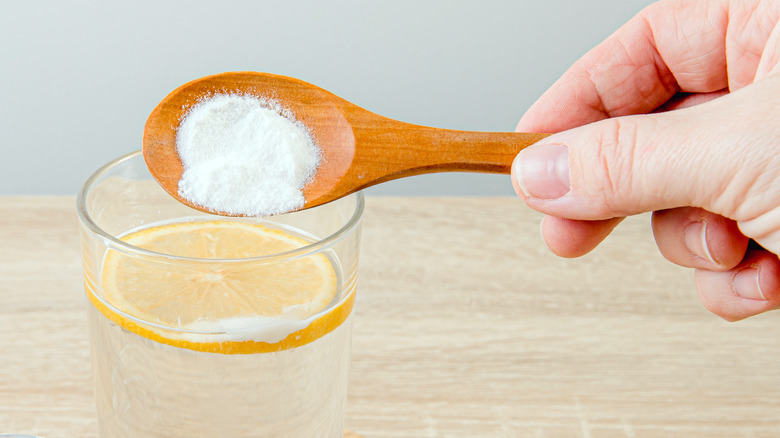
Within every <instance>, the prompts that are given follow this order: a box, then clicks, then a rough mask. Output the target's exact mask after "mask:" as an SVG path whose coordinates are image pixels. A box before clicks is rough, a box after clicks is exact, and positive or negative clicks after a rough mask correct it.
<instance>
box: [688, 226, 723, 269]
mask: <svg viewBox="0 0 780 438" xmlns="http://www.w3.org/2000/svg"><path fill="white" fill-rule="evenodd" d="M683 238H684V240H685V246H686V247H688V251H690V252H691V253H693V255H695V256H697V257H699V258H701V259H704V260H707V261H709V262H712V263H714V264H716V265H717V264H718V262H716V261H715V259H714V258H713V257H712V253H711V252H710V246H709V245H708V244H707V222H706V221H703V220H699V221H696V222H691V223H690V224H688V226H687V227H685V231H684V233H683Z"/></svg>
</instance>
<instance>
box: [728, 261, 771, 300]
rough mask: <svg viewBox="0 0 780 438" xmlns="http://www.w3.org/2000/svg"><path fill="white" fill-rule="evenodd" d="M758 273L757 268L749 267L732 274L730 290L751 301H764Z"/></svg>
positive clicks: (764, 297)
mask: <svg viewBox="0 0 780 438" xmlns="http://www.w3.org/2000/svg"><path fill="white" fill-rule="evenodd" d="M760 273H761V271H760V270H759V268H758V267H757V266H750V267H747V268H744V269H742V270H740V271H739V272H737V273H736V274H734V277H733V278H732V279H731V288H732V290H733V291H734V293H735V294H737V295H739V296H740V297H742V298H749V299H751V300H766V296H764V292H763V291H762V290H761V282H760V281H759V274H760Z"/></svg>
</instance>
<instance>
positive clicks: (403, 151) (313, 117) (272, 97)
mask: <svg viewBox="0 0 780 438" xmlns="http://www.w3.org/2000/svg"><path fill="white" fill-rule="evenodd" d="M216 94H239V95H250V96H256V97H258V98H261V99H262V100H263V101H266V102H273V103H275V104H278V105H281V107H282V108H283V109H284V110H286V111H287V112H289V114H290V115H291V116H292V117H293V118H294V119H295V120H298V121H300V122H302V123H303V124H304V125H305V126H306V127H307V128H308V130H309V131H310V133H311V135H312V137H313V140H314V142H315V143H316V144H317V145H318V146H319V147H320V149H321V150H322V159H321V164H320V166H319V168H318V169H317V172H316V174H315V176H314V178H313V180H312V181H311V182H310V183H309V184H308V185H306V187H304V189H303V194H304V198H305V199H306V203H305V207H306V208H309V207H313V206H316V205H320V204H324V203H326V202H330V201H332V200H334V199H338V198H341V197H343V196H346V195H348V194H350V193H354V192H356V191H358V190H362V189H364V188H367V187H370V186H373V185H375V184H379V183H382V182H386V181H390V180H393V179H397V178H402V177H407V176H413V175H420V174H424V173H434V172H454V171H459V172H488V173H506V174H508V173H509V172H510V169H511V165H512V161H513V160H514V157H515V156H516V155H517V153H518V152H520V150H522V149H523V148H525V147H527V146H529V145H531V144H533V143H535V142H537V141H538V140H540V139H542V138H544V137H545V136H546V135H547V134H530V133H517V132H474V131H459V130H449V129H438V128H431V127H426V126H419V125H413V124H410V123H404V122H400V121H397V120H393V119H389V118H387V117H383V116H380V115H377V114H375V113H372V112H370V111H367V110H365V109H363V108H361V107H359V106H357V105H355V104H353V103H351V102H348V101H346V100H344V99H342V98H340V97H338V96H336V95H334V94H333V93H330V92H329V91H327V90H324V89H322V88H319V87H317V86H315V85H312V84H309V83H307V82H304V81H301V80H299V79H295V78H290V77H286V76H279V75H274V74H270V73H258V72H228V73H220V74H216V75H211V76H206V77H203V78H199V79H196V80H194V81H191V82H188V83H186V84H184V85H182V86H180V87H178V88H177V89H175V90H174V91H172V92H171V93H169V94H168V95H167V96H166V97H165V98H164V99H163V100H162V101H160V103H159V104H158V105H157V106H156V107H155V108H154V109H153V110H152V112H151V114H150V115H149V118H148V119H147V122H146V126H145V127H144V136H143V153H144V159H145V160H146V163H147V165H148V166H149V170H150V171H151V173H152V175H153V176H154V178H155V179H156V180H157V181H158V182H159V183H160V185H162V186H163V187H164V188H165V190H166V192H168V193H169V194H170V195H171V196H173V197H175V198H177V199H178V198H179V193H178V187H179V180H180V179H181V175H182V173H183V171H184V167H183V164H182V161H181V159H180V158H179V156H178V153H177V151H176V133H177V131H178V129H179V126H180V124H181V122H182V120H184V119H185V118H186V116H187V113H188V112H189V111H190V110H191V109H192V108H193V107H194V106H195V105H197V104H198V103H199V102H201V101H203V99H204V98H208V97H210V96H213V95H216ZM180 200H181V201H182V202H183V203H184V204H187V205H189V206H191V207H193V208H196V209H199V210H205V211H209V210H208V208H205V207H204V206H201V205H198V204H195V203H193V202H191V201H189V200H187V199H180Z"/></svg>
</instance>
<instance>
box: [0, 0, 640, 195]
mask: <svg viewBox="0 0 780 438" xmlns="http://www.w3.org/2000/svg"><path fill="white" fill-rule="evenodd" d="M649 3H651V2H650V1H649V0H589V1H582V0H544V1H523V0H515V1H511V0H493V1H485V0H483V1H451V0H450V1H444V0H439V1H428V0H417V1H381V2H380V1H360V0H343V1H280V0H276V1H248V0H245V1H224V2H221V1H214V0H210V1H149V0H147V1H129V2H114V1H102V2H99V1H93V2H84V1H67V2H63V1H22V0H20V1H17V0H0V134H1V135H0V142H1V143H0V144H1V145H2V156H1V158H0V194H4V195H8V194H11V195H22V194H25V195H26V194H74V193H75V192H76V191H77V190H78V188H79V186H80V185H81V183H82V182H83V181H84V180H85V179H86V178H87V176H88V175H89V174H90V173H91V172H92V171H93V170H94V169H96V168H97V167H98V166H100V165H102V164H103V163H105V162H106V161H108V160H110V159H113V158H115V157H117V156H119V155H122V154H125V153H128V152H131V151H133V150H136V149H139V148H140V145H141V135H142V131H143V125H144V122H145V121H146V117H147V116H148V114H149V112H150V111H151V110H152V108H154V106H155V105H156V104H157V103H158V102H159V101H160V100H161V99H162V98H163V97H165V95H166V94H168V92H170V91H171V90H173V89H174V88H176V87H178V86H179V85H181V84H183V83H185V82H188V81H190V80H192V79H195V78H198V77H201V76H205V75H209V74H213V73H219V72H223V71H236V70H256V71H265V72H271V73H277V74H283V75H287V76H293V77H297V78H300V79H303V80H305V81H307V82H311V83H313V84H315V85H319V86H320V87H322V88H325V89H327V90H330V91H332V92H334V93H335V94H337V95H340V96H342V97H344V98H346V99H347V100H350V101H352V102H354V103H356V104H358V105H360V106H362V107H364V108H367V109H369V110H371V111H373V112H376V113H379V114H382V115H384V116H388V117H392V118H395V119H399V120H403V121H406V122H411V123H416V124H421V125H429V126H436V127H441V128H451V129H466V130H479V131H511V130H513V129H514V127H515V124H516V123H517V120H518V119H519V118H520V116H521V115H522V114H523V112H524V111H525V110H526V109H527V108H528V107H529V106H530V105H531V104H532V103H533V102H534V100H536V98H538V96H539V95H541V94H542V92H544V90H545V89H546V88H547V87H548V86H549V85H550V84H552V82H553V81H555V79H557V78H558V77H559V76H560V75H561V74H562V73H563V72H564V71H565V70H566V69H567V68H568V67H569V65H571V63H572V62H574V61H575V60H576V59H577V58H579V57H580V56H581V55H582V54H584V53H585V52H586V51H587V50H588V49H590V48H591V47H593V46H594V45H596V44H598V43H599V42H600V41H601V40H603V39H604V38H605V37H607V36H608V35H609V34H610V33H612V32H613V31H614V30H615V29H617V28H618V27H619V26H620V25H622V24H623V23H624V22H626V21H627V20H628V19H629V18H631V17H632V16H633V15H634V14H636V13H637V12H638V11H639V10H640V9H641V8H642V7H644V6H646V5H648V4H649ZM370 193H372V194H388V195H509V194H512V193H513V191H512V188H511V184H510V182H509V177H507V176H504V175H477V174H440V175H426V176H419V177H414V178H409V179H406V180H402V181H395V182H390V183H387V184H384V185H382V186H378V187H376V188H374V189H371V190H370Z"/></svg>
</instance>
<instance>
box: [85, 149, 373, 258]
mask: <svg viewBox="0 0 780 438" xmlns="http://www.w3.org/2000/svg"><path fill="white" fill-rule="evenodd" d="M141 154H142V151H140V150H137V151H135V152H131V153H129V154H125V155H123V156H120V157H118V158H115V159H113V160H111V161H109V162H108V163H106V164H104V165H103V166H101V167H100V168H98V169H97V170H96V171H95V172H94V173H92V175H90V176H89V178H87V180H86V181H85V182H84V184H83V185H82V186H81V189H79V192H78V194H77V196H76V210H77V212H78V216H79V220H80V222H81V223H82V225H84V226H85V227H86V228H87V229H88V230H89V231H90V232H92V233H93V234H94V235H96V236H98V237H100V238H101V239H104V240H105V241H107V243H108V246H109V247H112V248H115V249H119V250H121V251H124V252H127V253H129V254H133V255H137V256H141V257H151V258H164V259H166V260H167V261H182V262H192V263H199V262H202V263H246V262H252V261H275V260H277V259H284V260H290V259H296V258H300V257H305V256H307V255H310V254H313V253H317V252H320V251H322V250H324V249H327V248H328V247H330V246H331V245H333V244H334V243H336V242H338V241H339V240H341V238H343V237H344V236H346V235H348V234H349V233H350V232H351V231H353V230H354V229H355V228H356V227H357V225H358V224H359V223H360V220H361V218H362V216H363V211H364V209H365V198H364V196H363V193H362V192H360V191H358V192H355V193H353V194H351V195H348V196H347V197H353V196H354V197H355V209H354V211H353V212H352V215H351V216H350V217H349V219H348V220H347V221H346V222H345V223H344V224H343V225H342V226H341V227H340V228H339V229H338V230H336V231H334V232H333V233H331V234H329V235H328V236H325V237H323V238H319V237H317V241H315V242H312V243H310V244H308V245H304V246H302V247H300V248H295V249H292V250H289V251H283V252H278V253H274V254H266V255H262V256H256V257H246V258H229V259H222V258H198V257H184V256H177V255H173V254H166V253H163V252H157V251H151V250H148V249H144V248H140V247H137V246H135V245H132V244H129V243H127V242H125V241H123V240H121V239H119V238H118V237H116V236H113V235H112V234H111V233H108V232H107V231H105V230H104V229H103V228H101V227H100V225H98V224H97V223H96V222H95V221H94V220H93V219H92V217H91V215H90V214H89V212H88V211H87V206H86V199H87V195H88V194H89V192H90V190H91V189H92V188H93V187H94V185H95V183H96V182H97V180H98V179H100V178H101V177H102V176H103V175H105V173H106V172H107V171H108V170H110V169H112V168H114V167H116V166H118V165H120V164H122V163H123V162H125V161H128V160H131V159H133V158H136V157H138V156H139V155H141ZM341 199H344V198H341ZM171 200H172V201H173V202H178V201H177V200H176V199H175V198H173V197H171ZM338 201H339V200H336V201H335V202H338ZM182 205H183V204H182ZM325 205H327V204H325ZM313 208H315V209H316V208H319V207H313ZM294 213H295V212H291V213H288V214H294ZM214 218H215V219H218V218H223V216H218V215H214Z"/></svg>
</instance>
